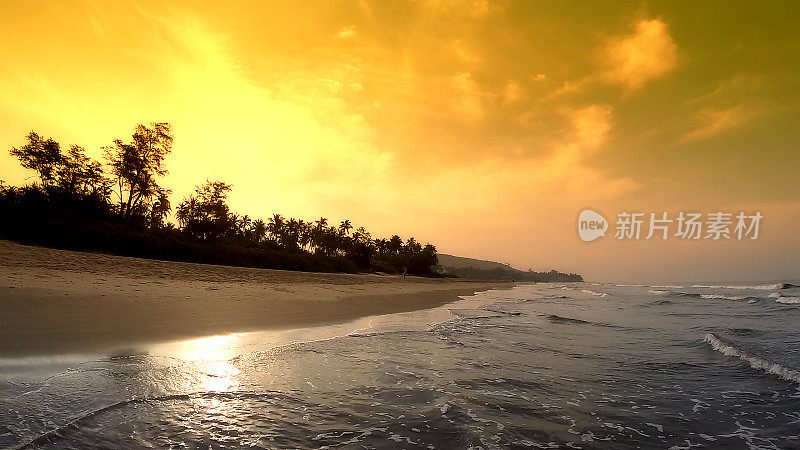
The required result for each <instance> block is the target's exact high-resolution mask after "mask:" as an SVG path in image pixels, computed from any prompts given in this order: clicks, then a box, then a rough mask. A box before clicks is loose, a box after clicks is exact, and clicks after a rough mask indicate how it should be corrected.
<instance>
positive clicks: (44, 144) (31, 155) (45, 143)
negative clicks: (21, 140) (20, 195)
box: [9, 131, 64, 186]
mask: <svg viewBox="0 0 800 450" xmlns="http://www.w3.org/2000/svg"><path fill="white" fill-rule="evenodd" d="M26 138H27V140H28V143H27V144H25V145H23V146H22V147H20V148H17V147H12V148H11V150H10V151H9V152H10V153H11V155H12V156H14V157H16V158H17V159H19V162H20V163H21V164H22V167H24V168H26V169H32V170H35V171H36V172H37V173H38V174H39V179H40V180H42V184H43V185H44V186H49V185H51V184H53V183H54V182H55V180H56V172H57V170H58V167H59V166H60V165H61V163H62V162H63V160H64V155H63V154H62V153H61V146H60V145H59V144H58V142H56V141H54V140H53V138H47V139H44V138H42V137H41V136H39V135H38V134H36V132H35V131H31V132H30V133H28V136H27V137H26Z"/></svg>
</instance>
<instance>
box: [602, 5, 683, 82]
mask: <svg viewBox="0 0 800 450" xmlns="http://www.w3.org/2000/svg"><path fill="white" fill-rule="evenodd" d="M603 56H604V58H605V61H606V64H607V68H606V71H605V73H604V74H603V78H604V79H605V80H606V81H608V82H611V83H616V84H620V85H622V86H624V87H625V88H627V89H629V90H637V89H639V88H641V87H642V86H643V85H644V84H645V83H646V82H648V81H650V80H653V79H656V78H660V77H662V76H664V75H666V74H668V73H669V72H671V71H672V70H673V69H675V67H676V66H677V63H678V50H677V47H676V46H675V43H674V42H673V40H672V37H671V36H670V35H669V32H668V30H667V24H665V23H664V22H662V21H661V20H658V19H653V20H641V21H639V22H637V23H636V25H635V31H634V33H633V34H631V35H628V36H623V37H617V38H614V39H612V40H611V41H610V42H609V44H608V46H607V47H606V48H605V51H604V52H603Z"/></svg>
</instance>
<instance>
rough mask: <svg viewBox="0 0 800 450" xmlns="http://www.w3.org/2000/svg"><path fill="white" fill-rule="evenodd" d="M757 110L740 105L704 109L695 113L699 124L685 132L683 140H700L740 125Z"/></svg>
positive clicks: (752, 116)
mask: <svg viewBox="0 0 800 450" xmlns="http://www.w3.org/2000/svg"><path fill="white" fill-rule="evenodd" d="M757 115H758V114H757V112H756V111H753V110H750V109H747V108H745V107H744V106H742V105H738V106H734V107H731V108H721V109H710V108H709V109H704V110H702V111H700V112H698V113H697V114H696V115H695V121H696V122H697V123H699V126H698V127H697V128H695V129H694V130H692V131H690V132H689V133H687V134H686V135H685V136H684V137H683V139H684V140H685V141H701V140H704V139H709V138H712V137H714V136H717V135H719V134H722V133H724V132H726V131H729V130H732V129H734V128H737V127H740V126H741V125H744V124H745V123H747V122H749V121H751V120H752V119H753V118H755V117H756V116H757Z"/></svg>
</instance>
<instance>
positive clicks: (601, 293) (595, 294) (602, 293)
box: [581, 289, 608, 297]
mask: <svg viewBox="0 0 800 450" xmlns="http://www.w3.org/2000/svg"><path fill="white" fill-rule="evenodd" d="M581 292H585V293H587V294H591V295H594V296H595V297H608V294H606V293H605V292H595V291H590V290H589V289H581Z"/></svg>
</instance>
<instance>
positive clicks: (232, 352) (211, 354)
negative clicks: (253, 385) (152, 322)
mask: <svg viewBox="0 0 800 450" xmlns="http://www.w3.org/2000/svg"><path fill="white" fill-rule="evenodd" d="M241 340H242V335H241V334H229V335H223V336H210V337H205V338H200V339H192V340H189V341H181V342H175V343H172V344H165V345H164V347H170V348H169V349H167V348H162V349H160V350H167V351H168V352H169V354H171V355H172V356H174V357H175V358H179V359H181V360H183V361H187V362H190V363H191V364H190V366H189V367H190V369H189V370H191V371H193V372H194V373H193V374H191V375H192V376H190V377H188V378H189V379H191V380H196V382H195V386H188V387H189V390H190V391H194V392H208V391H213V392H231V391H235V390H238V389H239V388H240V386H241V380H240V378H239V376H240V375H241V371H240V370H239V369H238V368H237V367H236V366H235V365H234V363H233V357H234V356H236V354H237V350H238V348H239V346H240V341H241ZM209 406H213V405H209Z"/></svg>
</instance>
